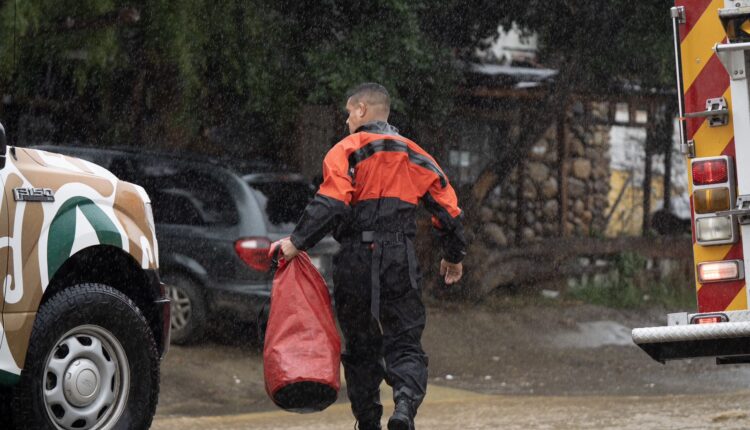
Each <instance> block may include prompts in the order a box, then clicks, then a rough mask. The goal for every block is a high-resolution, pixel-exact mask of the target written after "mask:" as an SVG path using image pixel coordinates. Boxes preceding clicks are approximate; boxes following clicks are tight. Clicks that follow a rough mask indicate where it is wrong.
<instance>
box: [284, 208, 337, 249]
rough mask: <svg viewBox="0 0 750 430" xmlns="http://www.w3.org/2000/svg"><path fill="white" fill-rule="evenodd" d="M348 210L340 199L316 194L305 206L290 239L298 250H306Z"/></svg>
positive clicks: (334, 225)
mask: <svg viewBox="0 0 750 430" xmlns="http://www.w3.org/2000/svg"><path fill="white" fill-rule="evenodd" d="M349 211H350V207H349V205H347V204H346V203H344V202H342V201H341V200H336V199H334V198H331V197H327V196H324V195H322V194H316V195H315V198H314V199H313V200H312V201H311V202H310V204H308V205H307V207H306V208H305V212H304V213H303V214H302V218H300V220H299V222H298V223H297V227H296V228H295V229H294V233H292V236H291V238H290V240H291V241H292V243H293V244H294V246H295V247H297V249H299V250H300V251H305V250H308V249H310V248H312V247H313V246H315V244H316V243H318V242H319V241H320V239H322V238H323V237H324V236H325V235H326V234H328V233H329V232H331V231H332V230H333V229H334V228H335V227H336V226H337V225H338V224H339V223H340V222H341V221H342V220H344V219H346V217H347V216H348V214H349Z"/></svg>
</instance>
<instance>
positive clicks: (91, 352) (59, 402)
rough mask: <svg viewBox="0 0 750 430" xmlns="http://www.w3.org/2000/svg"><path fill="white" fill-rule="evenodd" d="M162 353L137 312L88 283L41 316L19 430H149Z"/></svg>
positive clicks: (20, 403)
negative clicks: (160, 354)
mask: <svg viewBox="0 0 750 430" xmlns="http://www.w3.org/2000/svg"><path fill="white" fill-rule="evenodd" d="M158 397H159V353H158V351H157V349H156V342H155V341H154V336H153V333H152V332H151V329H150V328H149V325H148V322H147V321H146V319H145V318H144V317H143V314H142V313H141V311H140V310H139V309H138V307H137V306H136V305H135V303H133V302H132V301H131V300H130V299H129V298H128V297H127V296H125V295H124V294H122V293H121V292H119V291H117V290H115V289H114V288H111V287H108V286H106V285H100V284H82V285H76V286H74V287H71V288H69V289H66V290H63V291H61V292H59V293H57V294H56V295H55V296H53V297H52V298H50V299H49V300H48V301H47V302H46V303H44V304H43V305H42V306H41V307H40V309H39V313H38V314H37V317H36V321H35V322H34V328H33V329H32V333H31V343H30V344H29V350H28V352H27V355H26V366H25V368H24V369H23V371H22V372H21V379H20V381H19V382H18V385H16V388H15V393H14V398H13V421H14V422H15V424H16V428H17V429H24V430H32V429H33V430H38V429H54V430H73V429H76V430H77V429H83V430H88V429H94V428H95V429H116V430H141V429H144V430H145V429H148V428H149V427H150V425H151V421H152V419H153V417H154V412H155V411H156V403H157V401H158Z"/></svg>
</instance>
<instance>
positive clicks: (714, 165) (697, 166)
mask: <svg viewBox="0 0 750 430" xmlns="http://www.w3.org/2000/svg"><path fill="white" fill-rule="evenodd" d="M728 179H729V175H728V169H727V160H724V159H719V160H706V161H695V162H693V184H695V185H712V184H723V183H724V182H727V180H728Z"/></svg>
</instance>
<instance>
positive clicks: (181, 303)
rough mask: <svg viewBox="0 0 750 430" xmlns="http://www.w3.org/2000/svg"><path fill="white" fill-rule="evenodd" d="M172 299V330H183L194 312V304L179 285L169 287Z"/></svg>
mask: <svg viewBox="0 0 750 430" xmlns="http://www.w3.org/2000/svg"><path fill="white" fill-rule="evenodd" d="M168 290H169V291H168V294H169V299H170V306H171V314H170V324H171V326H172V330H182V329H184V328H185V327H186V326H187V325H188V323H189V322H190V317H191V315H192V313H193V306H192V304H191V303H190V297H188V296H187V294H185V292H184V291H183V290H182V289H181V288H179V287H173V286H170V287H168Z"/></svg>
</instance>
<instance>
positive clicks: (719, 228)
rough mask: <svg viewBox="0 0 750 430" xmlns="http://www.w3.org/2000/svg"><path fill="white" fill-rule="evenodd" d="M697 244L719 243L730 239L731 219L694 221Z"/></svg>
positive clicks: (700, 219)
mask: <svg viewBox="0 0 750 430" xmlns="http://www.w3.org/2000/svg"><path fill="white" fill-rule="evenodd" d="M695 235H696V238H697V239H698V243H706V242H719V241H727V240H731V239H732V217H730V216H726V217H724V216H720V217H712V218H699V219H697V220H695Z"/></svg>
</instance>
